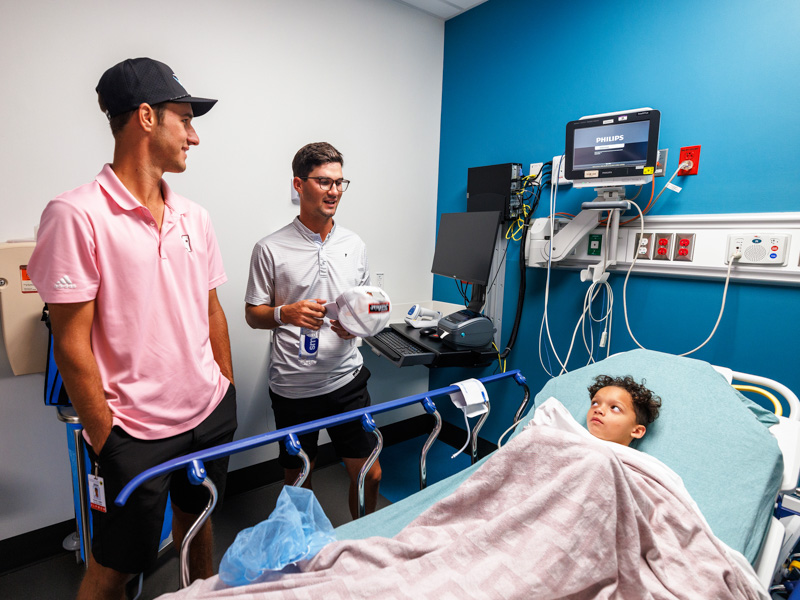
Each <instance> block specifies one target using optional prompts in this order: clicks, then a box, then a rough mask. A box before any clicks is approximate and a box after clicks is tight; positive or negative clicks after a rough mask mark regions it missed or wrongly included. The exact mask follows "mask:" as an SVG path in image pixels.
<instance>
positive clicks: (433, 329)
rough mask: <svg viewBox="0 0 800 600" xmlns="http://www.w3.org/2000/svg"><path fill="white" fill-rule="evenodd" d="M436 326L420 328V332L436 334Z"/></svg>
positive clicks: (426, 334) (423, 334) (424, 334)
mask: <svg viewBox="0 0 800 600" xmlns="http://www.w3.org/2000/svg"><path fill="white" fill-rule="evenodd" d="M436 329H437V328H436V327H426V328H425V329H420V330H419V334H420V335H422V336H428V335H434V334H435V333H436Z"/></svg>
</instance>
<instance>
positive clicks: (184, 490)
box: [87, 385, 236, 573]
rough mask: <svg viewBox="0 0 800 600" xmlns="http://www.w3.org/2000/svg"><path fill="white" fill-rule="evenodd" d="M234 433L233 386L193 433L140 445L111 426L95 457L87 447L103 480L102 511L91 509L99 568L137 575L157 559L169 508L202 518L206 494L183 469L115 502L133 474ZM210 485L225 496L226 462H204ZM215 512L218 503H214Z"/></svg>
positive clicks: (227, 439) (222, 440)
mask: <svg viewBox="0 0 800 600" xmlns="http://www.w3.org/2000/svg"><path fill="white" fill-rule="evenodd" d="M235 431H236V390H235V389H234V387H233V386H232V385H231V386H230V387H229V388H228V391H227V392H226V394H225V396H224V397H223V398H222V400H221V401H220V403H219V406H217V408H216V409H214V412H212V413H211V414H210V415H209V416H208V418H206V420H205V421H203V422H202V423H200V424H199V425H198V426H197V427H195V428H194V429H192V430H190V431H187V432H185V433H181V434H179V435H176V436H174V437H171V438H166V439H163V440H140V439H137V438H134V437H132V436H131V435H129V434H128V433H126V432H125V431H124V430H122V429H121V428H119V427H114V428H113V429H112V430H111V433H110V434H109V436H108V440H106V443H105V444H104V445H103V449H102V450H101V451H100V455H99V456H98V455H96V454H95V453H94V451H93V450H92V448H91V446H89V445H88V444H87V449H88V451H89V458H90V459H91V465H90V468H91V470H92V473H97V474H98V475H99V476H100V477H102V478H103V482H104V483H103V487H104V489H105V498H106V510H107V512H105V513H103V512H100V511H98V510H95V509H92V555H93V556H94V559H95V560H96V561H97V562H98V563H100V564H101V565H103V566H104V567H109V568H111V569H114V570H116V571H120V572H122V573H140V572H142V571H146V570H147V569H148V568H149V567H151V566H152V565H153V564H154V563H155V561H156V559H157V558H158V546H159V542H160V537H161V530H162V525H163V522H164V510H165V508H166V506H167V492H169V495H170V499H171V502H172V504H174V505H175V506H177V507H178V508H179V509H181V510H182V511H184V512H186V513H190V514H200V513H201V512H203V509H204V508H205V507H206V504H207V503H208V490H206V488H205V487H203V486H200V485H192V484H191V483H189V479H188V477H187V476H186V469H179V470H177V471H173V472H172V473H168V474H166V475H162V476H160V477H156V478H154V479H151V480H149V481H146V482H144V483H143V484H141V485H140V486H139V487H138V488H136V490H135V491H134V492H133V494H131V496H130V497H129V498H128V501H127V502H126V503H125V506H122V507H120V506H117V505H116V504H114V500H115V499H116V497H117V494H119V492H120V491H121V490H122V488H123V487H125V485H126V484H127V483H128V482H129V481H130V480H131V479H133V478H134V477H135V476H136V475H138V474H139V473H141V472H143V471H146V470H147V469H149V468H150V467H154V466H156V465H160V464H161V463H163V462H166V461H168V460H171V459H173V458H177V457H179V456H183V455H185V454H189V453H191V452H196V451H198V450H203V449H205V448H210V447H212V446H218V445H220V444H225V443H227V442H230V441H231V440H233V434H234V432H235ZM204 466H205V468H206V471H207V473H208V476H209V478H210V479H211V481H213V482H214V485H215V486H216V488H217V491H218V492H219V502H221V501H222V497H223V495H224V494H225V481H226V475H227V472H228V457H225V458H218V459H216V460H212V461H210V462H207V463H204ZM217 508H219V503H218V504H217Z"/></svg>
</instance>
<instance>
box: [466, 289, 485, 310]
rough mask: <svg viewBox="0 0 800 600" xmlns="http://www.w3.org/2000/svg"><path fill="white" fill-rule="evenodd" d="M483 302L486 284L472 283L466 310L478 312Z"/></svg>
mask: <svg viewBox="0 0 800 600" xmlns="http://www.w3.org/2000/svg"><path fill="white" fill-rule="evenodd" d="M484 302H486V286H485V285H479V284H477V283H473V284H472V294H471V295H470V299H469V306H467V310H471V311H472V312H475V313H480V312H481V308H483V304H484Z"/></svg>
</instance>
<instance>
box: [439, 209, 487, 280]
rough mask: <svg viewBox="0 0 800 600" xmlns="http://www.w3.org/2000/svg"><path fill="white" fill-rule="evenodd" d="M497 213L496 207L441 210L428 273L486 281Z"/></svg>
mask: <svg viewBox="0 0 800 600" xmlns="http://www.w3.org/2000/svg"><path fill="white" fill-rule="evenodd" d="M501 216H502V213H501V212H499V211H483V212H465V213H444V214H442V217H441V219H440V220H439V233H438V234H437V236H436V249H435V250H434V253H433V266H432V267H431V273H435V274H437V275H444V276H445V277H452V278H453V279H459V280H461V281H466V282H468V283H473V284H478V285H487V284H488V283H489V272H490V270H491V266H492V257H493V256H494V245H495V243H496V242H497V233H498V229H499V226H500V217H501Z"/></svg>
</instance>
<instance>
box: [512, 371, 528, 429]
mask: <svg viewBox="0 0 800 600" xmlns="http://www.w3.org/2000/svg"><path fill="white" fill-rule="evenodd" d="M514 381H516V382H517V385H521V386H522V389H523V390H525V395H524V396H523V398H522V403H520V405H519V408H518V409H517V414H515V415H514V424H517V423H519V422H520V420H521V419H522V415H523V414H525V409H526V408H528V401H529V400H530V398H531V390H530V388H528V380H527V379H525V376H524V375H523V374H522V373H520V372H519V371H517V372H516V373H515V374H514Z"/></svg>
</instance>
